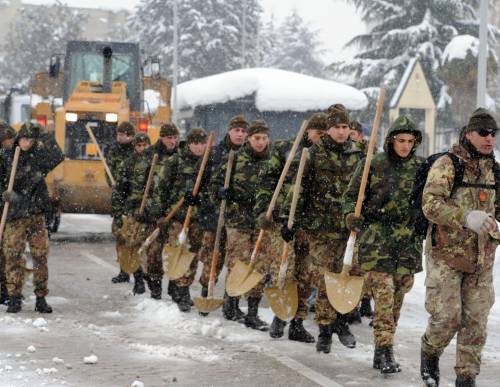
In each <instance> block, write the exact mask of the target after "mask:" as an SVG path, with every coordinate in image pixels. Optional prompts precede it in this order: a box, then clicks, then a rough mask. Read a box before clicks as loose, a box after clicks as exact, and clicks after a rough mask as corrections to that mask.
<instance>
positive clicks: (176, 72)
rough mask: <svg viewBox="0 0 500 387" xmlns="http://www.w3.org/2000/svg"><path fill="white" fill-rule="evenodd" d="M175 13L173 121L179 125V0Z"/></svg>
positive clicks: (175, 1)
mask: <svg viewBox="0 0 500 387" xmlns="http://www.w3.org/2000/svg"><path fill="white" fill-rule="evenodd" d="M173 13H174V60H173V67H174V79H173V82H172V122H173V123H174V124H176V125H177V83H178V82H179V63H178V62H179V13H178V9H177V0H173Z"/></svg>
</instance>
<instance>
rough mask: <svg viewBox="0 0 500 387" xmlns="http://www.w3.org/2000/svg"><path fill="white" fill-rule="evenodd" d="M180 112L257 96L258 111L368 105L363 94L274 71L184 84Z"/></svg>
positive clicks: (231, 74) (249, 71)
mask: <svg viewBox="0 0 500 387" xmlns="http://www.w3.org/2000/svg"><path fill="white" fill-rule="evenodd" d="M177 94H178V109H180V110H182V109H191V108H195V107H197V106H203V105H211V104H216V103H224V102H228V101H231V100H235V99H238V98H242V97H246V96H250V95H252V94H255V106H256V108H257V109H258V110H259V111H288V110H291V111H297V112H306V111H315V110H324V109H326V108H327V107H328V106H330V105H331V104H333V103H343V104H344V105H345V106H346V107H347V108H348V109H352V110H359V109H363V108H365V107H366V106H367V105H368V99H367V97H366V95H365V94H364V93H362V92H361V91H359V90H357V89H355V88H354V87H351V86H347V85H344V84H341V83H338V82H333V81H329V80H326V79H321V78H315V77H311V76H308V75H303V74H298V73H294V72H291V71H285V70H278V69H272V68H251V69H241V70H234V71H229V72H226V73H222V74H216V75H212V76H209V77H204V78H200V79H195V80H191V81H188V82H184V83H181V84H180V85H179V86H178V89H177Z"/></svg>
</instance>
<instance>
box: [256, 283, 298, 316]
mask: <svg viewBox="0 0 500 387" xmlns="http://www.w3.org/2000/svg"><path fill="white" fill-rule="evenodd" d="M264 293H265V294H266V298H267V302H269V305H270V306H271V309H272V310H273V312H274V314H275V315H276V316H277V317H278V318H279V319H280V320H283V321H289V320H291V319H293V318H294V317H295V314H296V313H297V308H298V307H299V296H298V292H297V282H290V283H289V284H286V285H285V286H284V287H283V289H280V288H279V287H273V288H266V289H264Z"/></svg>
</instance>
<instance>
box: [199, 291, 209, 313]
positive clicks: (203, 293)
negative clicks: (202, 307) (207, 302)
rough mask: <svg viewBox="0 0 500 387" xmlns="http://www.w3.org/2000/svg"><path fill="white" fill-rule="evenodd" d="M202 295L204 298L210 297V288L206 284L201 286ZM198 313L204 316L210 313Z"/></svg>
mask: <svg viewBox="0 0 500 387" xmlns="http://www.w3.org/2000/svg"><path fill="white" fill-rule="evenodd" d="M201 297H202V298H207V297H208V288H206V287H204V286H203V287H202V288H201ZM198 313H199V314H200V316H203V317H206V316H208V313H206V312H198Z"/></svg>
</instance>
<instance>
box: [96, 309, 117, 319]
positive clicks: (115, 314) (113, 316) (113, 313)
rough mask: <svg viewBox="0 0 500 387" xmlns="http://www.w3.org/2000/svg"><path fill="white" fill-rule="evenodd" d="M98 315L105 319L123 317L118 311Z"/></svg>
mask: <svg viewBox="0 0 500 387" xmlns="http://www.w3.org/2000/svg"><path fill="white" fill-rule="evenodd" d="M99 314H100V315H101V316H102V317H105V318H122V317H123V315H122V314H121V313H120V312H119V311H114V312H111V311H106V312H101V313H99Z"/></svg>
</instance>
